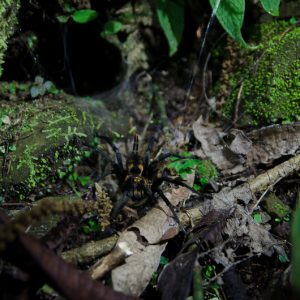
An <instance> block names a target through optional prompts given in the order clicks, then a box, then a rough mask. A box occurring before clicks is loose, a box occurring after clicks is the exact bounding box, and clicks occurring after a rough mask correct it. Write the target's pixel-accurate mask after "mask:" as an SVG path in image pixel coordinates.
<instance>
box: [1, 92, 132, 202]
mask: <svg viewBox="0 0 300 300" xmlns="http://www.w3.org/2000/svg"><path fill="white" fill-rule="evenodd" d="M52 97H53V96H52ZM126 120H127V121H126ZM126 122H127V124H128V123H129V122H128V119H126V116H125V115H124V116H123V117H119V118H117V119H112V115H111V113H110V112H109V111H107V110H106V109H105V107H104V106H103V104H102V103H101V102H100V101H92V100H90V101H88V100H85V99H80V98H77V99H75V98H72V97H68V96H67V95H64V99H60V98H59V97H58V98H57V99H53V98H47V97H44V98H42V99H37V100H34V101H18V102H12V101H2V102H0V174H2V175H3V176H1V178H0V188H1V187H2V191H6V192H7V191H8V190H9V191H10V192H11V195H14V196H15V197H16V198H21V199H22V198H24V197H26V196H27V195H28V193H29V192H30V191H32V190H34V189H35V188H37V187H38V190H39V191H46V192H47V191H48V192H50V191H51V184H52V183H54V182H55V181H56V180H57V179H58V178H59V177H62V176H64V175H66V174H70V173H72V170H74V167H75V166H76V164H77V163H78V162H79V161H80V160H81V159H82V158H83V150H82V145H81V143H80V142H79V141H80V140H83V139H84V140H85V141H87V142H88V143H91V141H92V139H93V137H94V133H95V131H98V130H100V131H101V132H102V133H103V134H108V135H109V134H110V133H109V130H113V131H118V132H120V133H125V132H126V130H128V127H127V126H126ZM0 194H1V190H0ZM0 196H1V195H0Z"/></svg>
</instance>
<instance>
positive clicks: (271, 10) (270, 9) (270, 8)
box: [260, 0, 280, 17]
mask: <svg viewBox="0 0 300 300" xmlns="http://www.w3.org/2000/svg"><path fill="white" fill-rule="evenodd" d="M260 3H261V5H262V6H263V8H264V10H265V11H266V12H267V13H268V14H270V15H272V16H274V17H278V16H279V4H280V0H260Z"/></svg>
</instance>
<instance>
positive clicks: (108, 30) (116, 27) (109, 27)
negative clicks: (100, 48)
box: [101, 20, 123, 37]
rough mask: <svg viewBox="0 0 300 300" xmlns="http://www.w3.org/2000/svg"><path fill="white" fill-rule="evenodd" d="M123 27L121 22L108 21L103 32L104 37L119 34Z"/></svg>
mask: <svg viewBox="0 0 300 300" xmlns="http://www.w3.org/2000/svg"><path fill="white" fill-rule="evenodd" d="M122 27H123V24H122V23H121V22H119V21H113V20H111V21H108V22H106V23H105V24H104V28H103V30H102V32H101V36H102V37H106V36H109V35H113V34H116V33H118V32H119V31H120V30H121V29H122Z"/></svg>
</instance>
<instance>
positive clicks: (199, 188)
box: [193, 184, 201, 191]
mask: <svg viewBox="0 0 300 300" xmlns="http://www.w3.org/2000/svg"><path fill="white" fill-rule="evenodd" d="M193 189H194V190H195V191H200V190H201V186H200V185H198V184H194V185H193Z"/></svg>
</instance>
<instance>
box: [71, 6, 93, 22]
mask: <svg viewBox="0 0 300 300" xmlns="http://www.w3.org/2000/svg"><path fill="white" fill-rule="evenodd" d="M71 17H72V19H73V21H74V22H76V23H80V24H85V23H88V22H91V21H93V20H95V19H96V18H97V17H98V12H97V11H96V10H93V9H80V10H77V11H75V12H74V13H73V14H72V15H71Z"/></svg>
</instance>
